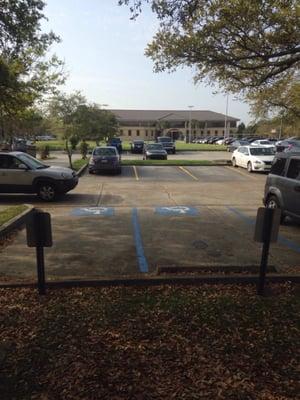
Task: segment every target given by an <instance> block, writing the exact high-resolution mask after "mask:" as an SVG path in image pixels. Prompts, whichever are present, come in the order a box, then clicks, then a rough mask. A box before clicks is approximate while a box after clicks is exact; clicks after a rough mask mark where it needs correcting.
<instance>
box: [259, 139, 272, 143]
mask: <svg viewBox="0 0 300 400" xmlns="http://www.w3.org/2000/svg"><path fill="white" fill-rule="evenodd" d="M260 144H272V142H270V141H269V140H261V141H260Z"/></svg>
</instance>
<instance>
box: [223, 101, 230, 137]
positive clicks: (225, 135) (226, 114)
mask: <svg viewBox="0 0 300 400" xmlns="http://www.w3.org/2000/svg"><path fill="white" fill-rule="evenodd" d="M228 98H229V95H228V94H227V96H226V112H225V130H224V133H225V134H224V137H225V139H226V138H227V116H228Z"/></svg>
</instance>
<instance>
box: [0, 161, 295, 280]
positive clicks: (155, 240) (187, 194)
mask: <svg viewBox="0 0 300 400" xmlns="http://www.w3.org/2000/svg"><path fill="white" fill-rule="evenodd" d="M137 176H138V179H137ZM193 176H194V177H195V178H196V179H194V178H193ZM265 178H266V175H261V174H248V173H247V172H246V171H245V172H244V171H240V169H238V170H237V169H234V168H231V167H186V171H184V170H181V169H180V168H178V167H140V166H139V167H137V169H136V171H134V169H133V167H125V168H124V170H123V173H122V175H104V174H103V175H89V174H88V173H86V174H85V175H84V176H83V177H82V178H81V179H80V183H79V185H78V187H77V188H76V189H75V190H74V191H72V192H71V193H69V194H68V195H67V196H65V197H64V198H62V199H61V200H59V201H57V202H55V203H49V204H47V203H41V202H40V201H39V200H38V199H37V198H36V197H35V196H16V195H11V196H5V195H2V196H0V206H4V205H8V204H13V203H15V204H19V203H24V202H26V203H31V204H33V205H35V206H36V207H39V208H42V209H44V210H45V211H49V212H50V213H51V215H52V221H53V238H54V246H53V248H51V249H47V250H46V266H47V276H48V278H49V279H66V278H76V279H87V278H95V277H98V278H99V277H112V276H129V275H130V276H133V275H134V276H135V275H139V274H144V273H148V274H154V273H155V271H156V268H157V266H161V265H185V266H190V265H198V264H203V263H204V264H239V265H249V264H258V263H259V261H260V253H261V250H260V249H261V245H259V244H257V243H255V242H254V241H253V230H254V222H255V216H256V212H257V208H258V207H261V206H262V201H261V199H262V196H263V190H264V183H265ZM25 239H26V238H25V232H24V231H22V232H20V233H19V234H18V236H17V238H16V239H15V242H14V243H13V245H10V246H8V247H6V248H5V249H3V251H2V252H1V266H0V276H6V277H8V276H11V277H17V278H22V279H24V278H32V277H34V276H35V255H34V251H33V249H28V248H27V247H26V243H25ZM299 259H300V226H299V225H298V224H294V223H289V224H287V225H284V226H282V227H281V228H280V238H279V241H278V243H276V244H274V245H272V246H271V263H272V264H274V265H276V266H277V267H279V268H282V269H283V270H285V269H287V268H289V267H291V266H292V267H299Z"/></svg>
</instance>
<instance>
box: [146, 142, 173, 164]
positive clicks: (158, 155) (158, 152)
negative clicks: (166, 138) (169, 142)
mask: <svg viewBox="0 0 300 400" xmlns="http://www.w3.org/2000/svg"><path fill="white" fill-rule="evenodd" d="M167 158H168V153H167V151H166V150H165V149H164V147H163V145H162V144H161V143H149V144H147V145H146V146H145V147H144V157H143V159H144V160H148V159H150V160H167Z"/></svg>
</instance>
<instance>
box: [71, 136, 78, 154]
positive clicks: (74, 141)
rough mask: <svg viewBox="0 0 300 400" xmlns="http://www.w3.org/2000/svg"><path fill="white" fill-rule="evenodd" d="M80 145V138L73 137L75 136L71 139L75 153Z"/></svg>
mask: <svg viewBox="0 0 300 400" xmlns="http://www.w3.org/2000/svg"><path fill="white" fill-rule="evenodd" d="M78 143H79V137H78V136H76V135H73V136H71V137H70V144H71V148H72V150H73V151H74V150H76V146H77V145H78Z"/></svg>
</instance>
